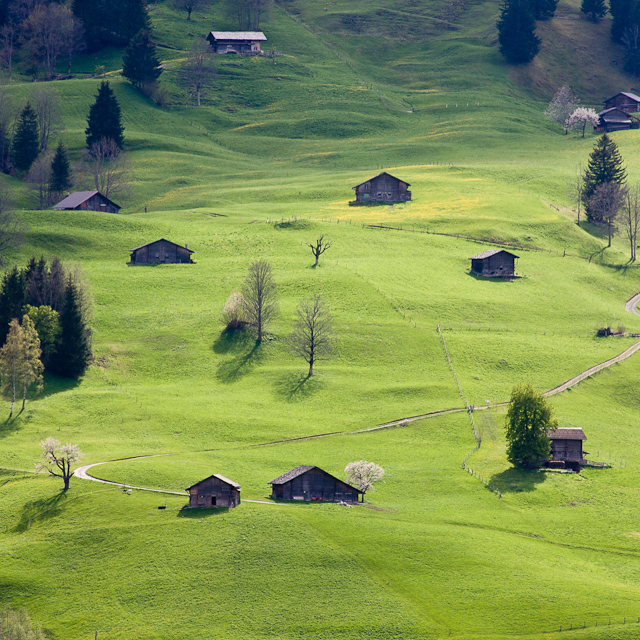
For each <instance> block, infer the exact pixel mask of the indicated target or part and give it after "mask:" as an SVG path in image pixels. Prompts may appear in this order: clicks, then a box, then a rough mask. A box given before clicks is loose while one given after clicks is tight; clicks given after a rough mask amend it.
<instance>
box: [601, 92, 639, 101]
mask: <svg viewBox="0 0 640 640" xmlns="http://www.w3.org/2000/svg"><path fill="white" fill-rule="evenodd" d="M617 96H624V97H625V98H629V99H630V100H633V101H634V102H640V96H637V95H636V94H635V93H629V92H627V91H619V92H618V93H616V94H615V95H614V96H611V97H610V98H607V99H606V100H605V102H608V101H609V100H613V98H615V97H617Z"/></svg>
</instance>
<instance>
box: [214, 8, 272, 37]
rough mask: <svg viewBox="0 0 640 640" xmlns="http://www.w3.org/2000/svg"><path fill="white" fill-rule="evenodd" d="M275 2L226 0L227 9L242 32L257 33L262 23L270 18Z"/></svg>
mask: <svg viewBox="0 0 640 640" xmlns="http://www.w3.org/2000/svg"><path fill="white" fill-rule="evenodd" d="M272 6H273V0H225V9H226V12H227V15H228V16H229V17H230V18H231V19H235V20H237V22H238V27H239V28H240V29H242V30H247V31H257V30H258V29H259V28H260V21H261V20H266V19H267V18H268V15H269V12H270V11H271V7H272Z"/></svg>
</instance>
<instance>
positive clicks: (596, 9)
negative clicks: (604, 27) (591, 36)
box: [580, 0, 607, 22]
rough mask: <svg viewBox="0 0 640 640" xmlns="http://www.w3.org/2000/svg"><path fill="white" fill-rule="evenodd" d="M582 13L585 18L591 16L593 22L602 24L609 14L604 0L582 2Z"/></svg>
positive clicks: (584, 0)
mask: <svg viewBox="0 0 640 640" xmlns="http://www.w3.org/2000/svg"><path fill="white" fill-rule="evenodd" d="M580 11H582V13H584V15H585V16H589V20H591V22H600V20H602V18H604V16H605V14H606V13H607V7H606V5H605V4H604V0H582V5H581V6H580Z"/></svg>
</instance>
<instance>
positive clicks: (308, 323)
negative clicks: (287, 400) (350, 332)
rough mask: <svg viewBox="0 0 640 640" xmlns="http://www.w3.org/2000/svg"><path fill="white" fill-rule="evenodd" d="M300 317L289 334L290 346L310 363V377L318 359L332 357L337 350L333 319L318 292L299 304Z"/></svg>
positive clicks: (298, 312)
mask: <svg viewBox="0 0 640 640" xmlns="http://www.w3.org/2000/svg"><path fill="white" fill-rule="evenodd" d="M297 314H298V318H297V320H296V323H295V325H294V327H293V332H292V333H291V335H290V336H289V340H288V342H289V347H290V349H291V350H292V351H293V353H295V354H296V355H298V356H300V357H301V358H303V359H304V361H305V362H306V363H307V364H308V365H309V377H310V376H312V375H313V365H314V364H315V363H316V362H317V361H318V360H324V359H327V358H329V357H331V356H332V355H333V354H334V352H335V335H334V333H333V320H332V318H331V314H330V313H329V310H328V309H327V307H326V305H325V303H324V300H323V299H322V297H321V296H319V295H318V294H316V295H314V297H313V298H312V299H311V300H302V301H301V302H300V304H299V305H298V311H297Z"/></svg>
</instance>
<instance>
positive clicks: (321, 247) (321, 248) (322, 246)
mask: <svg viewBox="0 0 640 640" xmlns="http://www.w3.org/2000/svg"><path fill="white" fill-rule="evenodd" d="M307 246H308V247H310V249H311V253H313V257H314V258H315V259H316V261H315V263H314V265H313V266H314V267H317V266H318V260H319V259H320V256H321V255H322V254H323V253H324V252H325V251H326V250H327V249H329V248H331V243H330V242H326V241H325V239H324V235H321V236H320V237H319V238H318V239H317V240H316V242H315V244H309V245H307Z"/></svg>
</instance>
